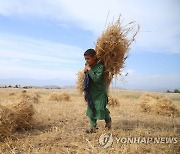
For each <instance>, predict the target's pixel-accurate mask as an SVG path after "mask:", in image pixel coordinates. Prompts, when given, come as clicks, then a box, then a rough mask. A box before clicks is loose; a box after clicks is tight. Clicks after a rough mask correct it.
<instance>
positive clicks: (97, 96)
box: [86, 63, 110, 120]
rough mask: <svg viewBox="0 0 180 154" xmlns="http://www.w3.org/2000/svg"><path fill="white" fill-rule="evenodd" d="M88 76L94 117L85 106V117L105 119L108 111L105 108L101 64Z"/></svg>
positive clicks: (104, 84) (104, 83)
mask: <svg viewBox="0 0 180 154" xmlns="http://www.w3.org/2000/svg"><path fill="white" fill-rule="evenodd" d="M88 74H89V76H90V83H89V87H90V97H91V99H92V102H93V104H94V106H95V115H94V116H93V114H92V111H91V109H90V108H89V107H88V106H87V112H86V115H87V116H88V117H89V118H91V119H99V120H102V119H106V117H107V114H108V115H109V113H110V112H109V111H108V109H107V108H106V105H107V103H108V99H107V91H106V82H105V79H104V66H103V65H102V64H101V63H98V64H96V65H95V66H94V67H92V68H91V70H90V71H89V72H88Z"/></svg>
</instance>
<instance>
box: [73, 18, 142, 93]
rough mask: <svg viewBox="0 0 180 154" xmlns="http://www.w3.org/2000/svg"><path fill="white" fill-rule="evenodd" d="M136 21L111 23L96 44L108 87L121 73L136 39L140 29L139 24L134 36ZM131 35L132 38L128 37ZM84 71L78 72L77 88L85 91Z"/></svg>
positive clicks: (98, 58)
mask: <svg viewBox="0 0 180 154" xmlns="http://www.w3.org/2000/svg"><path fill="white" fill-rule="evenodd" d="M133 23H134V22H130V23H129V24H127V25H126V26H124V27H123V26H122V22H120V19H118V20H117V21H116V22H113V23H112V24H110V25H109V26H108V27H107V28H106V29H105V31H104V32H103V33H102V35H101V36H100V37H99V38H98V40H97V42H96V46H95V51H96V55H97V60H98V62H101V63H103V65H104V67H105V80H106V86H107V89H108V88H109V85H110V83H111V81H112V79H113V78H114V77H117V76H118V75H121V71H122V69H123V68H124V64H125V60H126V59H127V57H128V54H127V53H128V51H129V50H130V45H131V43H132V42H133V41H134V40H135V36H136V34H137V33H138V31H139V26H138V28H137V30H136V31H135V32H134V34H133V35H132V36H130V34H132V31H133V30H134V29H135V26H134V25H132V24H133ZM128 37H131V38H128ZM83 80H84V74H83V71H80V72H79V73H78V80H77V86H76V87H77V89H78V90H79V91H80V92H81V93H82V92H83V90H84V89H83Z"/></svg>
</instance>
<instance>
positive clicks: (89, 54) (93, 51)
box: [84, 49, 96, 57]
mask: <svg viewBox="0 0 180 154" xmlns="http://www.w3.org/2000/svg"><path fill="white" fill-rule="evenodd" d="M95 55H96V51H95V50H94V49H88V50H86V51H85V52H84V56H92V57H93V56H95Z"/></svg>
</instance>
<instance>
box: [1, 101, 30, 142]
mask: <svg viewBox="0 0 180 154" xmlns="http://www.w3.org/2000/svg"><path fill="white" fill-rule="evenodd" d="M33 115H34V108H33V105H32V102H29V101H28V99H20V100H19V101H18V102H17V103H13V104H11V105H8V106H3V105H0V140H3V139H4V138H6V137H9V136H11V135H12V133H14V132H15V131H17V130H26V129H29V128H31V127H32V125H33Z"/></svg>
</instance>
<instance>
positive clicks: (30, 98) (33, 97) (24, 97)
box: [19, 92, 41, 104]
mask: <svg viewBox="0 0 180 154" xmlns="http://www.w3.org/2000/svg"><path fill="white" fill-rule="evenodd" d="M40 98H41V96H40V95H39V94H37V93H29V94H28V93H26V92H25V93H22V94H21V95H20V97H19V100H21V101H25V102H31V103H35V104H38V103H39V102H40Z"/></svg>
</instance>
